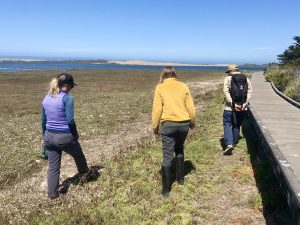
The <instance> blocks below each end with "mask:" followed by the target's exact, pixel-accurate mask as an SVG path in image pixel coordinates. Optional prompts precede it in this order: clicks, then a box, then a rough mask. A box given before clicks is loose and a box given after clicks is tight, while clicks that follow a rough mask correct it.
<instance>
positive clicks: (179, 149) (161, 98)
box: [152, 66, 196, 197]
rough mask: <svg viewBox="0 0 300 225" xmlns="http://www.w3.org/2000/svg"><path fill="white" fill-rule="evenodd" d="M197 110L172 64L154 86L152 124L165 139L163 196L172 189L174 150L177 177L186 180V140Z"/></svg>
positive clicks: (162, 174) (182, 181)
mask: <svg viewBox="0 0 300 225" xmlns="http://www.w3.org/2000/svg"><path fill="white" fill-rule="evenodd" d="M195 113H196V111H195V106H194V102H193V99H192V96H191V93H190V90H189V88H188V86H187V85H186V84H184V83H182V82H180V81H178V80H177V75H176V73H175V71H174V69H173V67H171V66H167V67H165V68H164V70H163V71H162V73H161V76H160V83H159V84H158V85H157V86H156V89H155V94H154V99H153V108H152V127H153V130H154V133H155V134H157V135H158V134H159V128H160V134H161V139H162V148H163V161H162V165H161V176H162V192H161V194H162V195H163V196H164V197H168V196H169V194H170V192H171V185H172V183H171V182H172V174H171V166H172V160H173V156H174V152H175V155H176V157H175V161H176V180H177V182H178V184H179V185H182V184H183V183H184V142H185V139H186V137H187V134H188V131H189V128H191V129H192V128H194V122H195Z"/></svg>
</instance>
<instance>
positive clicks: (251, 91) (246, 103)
mask: <svg viewBox="0 0 300 225" xmlns="http://www.w3.org/2000/svg"><path fill="white" fill-rule="evenodd" d="M247 84H248V91H247V100H246V102H245V103H244V104H243V109H245V108H246V107H247V105H248V103H249V101H250V98H251V97H252V93H253V89H252V84H251V81H250V80H249V79H248V78H247Z"/></svg>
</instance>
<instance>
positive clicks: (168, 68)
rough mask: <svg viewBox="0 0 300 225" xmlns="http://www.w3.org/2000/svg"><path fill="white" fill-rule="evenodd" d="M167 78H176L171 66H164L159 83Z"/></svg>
mask: <svg viewBox="0 0 300 225" xmlns="http://www.w3.org/2000/svg"><path fill="white" fill-rule="evenodd" d="M167 78H177V75H176V72H175V70H174V68H173V67H172V66H166V67H165V68H164V69H163V71H162V72H161V74H160V80H159V83H160V84H161V83H163V82H164V80H165V79H167Z"/></svg>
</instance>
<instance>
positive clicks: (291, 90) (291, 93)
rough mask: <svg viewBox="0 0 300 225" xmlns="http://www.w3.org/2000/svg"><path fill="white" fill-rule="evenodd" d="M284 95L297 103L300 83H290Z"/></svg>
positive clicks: (299, 100)
mask: <svg viewBox="0 0 300 225" xmlns="http://www.w3.org/2000/svg"><path fill="white" fill-rule="evenodd" d="M284 94H285V95H286V96H288V97H290V98H292V99H294V100H295V101H297V102H300V82H299V81H298V82H292V83H291V85H289V86H288V87H287V88H286V90H285V91H284Z"/></svg>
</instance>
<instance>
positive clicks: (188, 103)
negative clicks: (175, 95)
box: [185, 86, 196, 124]
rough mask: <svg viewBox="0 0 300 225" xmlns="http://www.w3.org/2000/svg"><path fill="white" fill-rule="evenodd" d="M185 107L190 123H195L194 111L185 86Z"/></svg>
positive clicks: (192, 102) (189, 93)
mask: <svg viewBox="0 0 300 225" xmlns="http://www.w3.org/2000/svg"><path fill="white" fill-rule="evenodd" d="M185 107H186V110H187V112H188V114H189V116H190V118H191V123H193V124H194V123H195V117H196V109H195V105H194V101H193V98H192V95H191V92H190V90H189V88H188V87H187V86H186V96H185Z"/></svg>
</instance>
